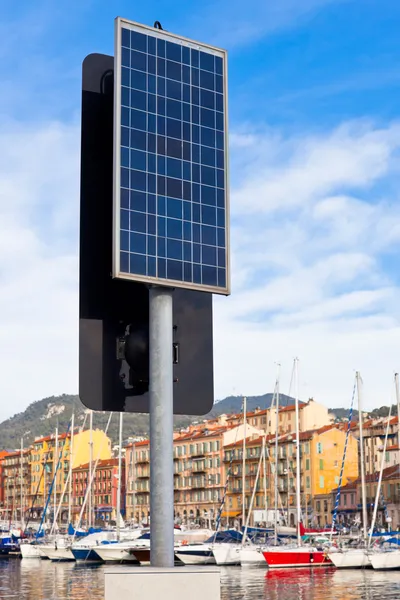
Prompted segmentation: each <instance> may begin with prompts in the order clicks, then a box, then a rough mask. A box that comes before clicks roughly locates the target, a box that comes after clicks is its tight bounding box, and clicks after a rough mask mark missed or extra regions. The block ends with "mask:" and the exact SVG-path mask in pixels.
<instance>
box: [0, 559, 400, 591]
mask: <svg viewBox="0 0 400 600" xmlns="http://www.w3.org/2000/svg"><path fill="white" fill-rule="evenodd" d="M126 568H127V569H129V568H134V567H126ZM0 599H1V600H14V599H15V600H16V599H18V600H89V599H90V600H104V569H103V567H102V566H90V565H81V564H76V563H59V564H56V563H51V562H50V561H40V560H35V559H32V560H21V561H20V560H6V559H5V560H0ZM221 599H222V600H242V599H244V600H264V599H268V600H278V599H279V600H376V599H379V600H400V573H399V572H395V571H394V572H388V573H384V572H376V571H372V570H371V571H369V570H366V571H361V570H360V571H357V570H354V571H336V570H334V569H297V570H295V571H289V570H281V571H278V570H275V571H274V570H271V571H268V570H267V569H262V568H251V567H243V568H240V567H227V568H222V569H221ZM188 600H190V598H188ZM205 600H206V599H205Z"/></svg>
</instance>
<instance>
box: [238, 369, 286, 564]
mask: <svg viewBox="0 0 400 600" xmlns="http://www.w3.org/2000/svg"><path fill="white" fill-rule="evenodd" d="M274 404H275V416H276V431H275V466H274V474H275V477H274V479H275V490H274V491H275V511H274V515H275V527H274V534H275V544H276V543H277V535H278V509H277V503H278V497H279V491H278V451H277V449H278V441H279V368H278V375H277V378H276V381H275V388H274V395H273V399H272V404H271V407H272V406H273V405H274ZM267 437H268V434H267V431H266V432H265V434H264V436H263V439H262V451H261V456H260V460H259V463H258V467H257V474H256V480H255V484H254V488H253V494H252V498H251V502H250V509H249V513H248V515H247V521H246V527H245V529H244V535H243V540H242V546H241V548H240V550H239V559H240V564H241V565H242V566H243V565H251V566H264V567H265V566H266V564H265V558H264V555H263V550H264V548H265V544H254V543H252V542H251V541H250V540H249V538H248V536H247V532H248V526H249V522H250V513H251V510H252V508H253V503H254V497H255V492H256V489H257V484H258V478H259V476H260V469H261V461H263V468H264V504H265V511H267V493H266V487H265V486H266V462H265V454H266V451H268V450H267V446H266V439H267ZM268 456H269V454H268Z"/></svg>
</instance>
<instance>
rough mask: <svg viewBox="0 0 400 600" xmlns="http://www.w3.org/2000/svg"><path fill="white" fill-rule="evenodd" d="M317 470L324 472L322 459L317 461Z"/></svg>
mask: <svg viewBox="0 0 400 600" xmlns="http://www.w3.org/2000/svg"><path fill="white" fill-rule="evenodd" d="M319 470H320V471H323V470H324V461H323V459H322V458H320V459H319Z"/></svg>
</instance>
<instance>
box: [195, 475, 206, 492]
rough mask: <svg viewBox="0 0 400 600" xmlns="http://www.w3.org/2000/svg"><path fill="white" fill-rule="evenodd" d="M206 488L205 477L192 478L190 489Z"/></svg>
mask: <svg viewBox="0 0 400 600" xmlns="http://www.w3.org/2000/svg"><path fill="white" fill-rule="evenodd" d="M204 487H206V478H205V477H193V480H192V489H198V488H204Z"/></svg>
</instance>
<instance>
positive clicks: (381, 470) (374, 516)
mask: <svg viewBox="0 0 400 600" xmlns="http://www.w3.org/2000/svg"><path fill="white" fill-rule="evenodd" d="M391 416H392V403H390V407H389V414H388V421H387V425H386V433H385V441H384V443H383V450H382V455H381V466H380V469H379V479H378V485H377V488H376V496H375V502H374V512H373V515H372V521H371V529H370V532H369V538H368V548H369V547H370V546H371V541H372V533H373V531H374V527H375V521H376V515H377V513H378V505H379V497H380V494H381V486H382V475H383V467H384V465H385V453H386V448H387V441H388V435H389V429H390V417H391Z"/></svg>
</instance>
